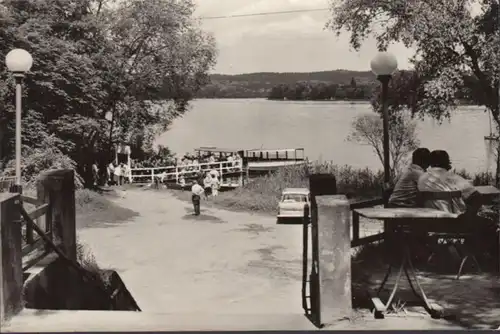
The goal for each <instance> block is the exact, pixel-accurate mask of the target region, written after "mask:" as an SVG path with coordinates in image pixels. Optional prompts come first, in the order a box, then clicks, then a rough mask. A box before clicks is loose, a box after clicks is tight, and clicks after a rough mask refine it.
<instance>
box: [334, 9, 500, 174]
mask: <svg viewBox="0 0 500 334" xmlns="http://www.w3.org/2000/svg"><path fill="white" fill-rule="evenodd" d="M330 8H331V16H332V19H331V20H330V22H329V23H328V27H329V28H330V29H331V30H333V31H335V32H336V33H337V34H340V33H341V32H342V31H344V30H345V29H346V30H347V31H348V32H349V33H350V44H351V46H352V47H353V48H354V49H359V48H360V46H361V44H362V42H363V41H364V40H365V39H366V38H367V37H368V36H375V38H376V40H377V44H378V48H379V49H381V50H385V49H386V48H387V46H388V45H389V44H390V43H393V42H402V43H404V44H405V45H406V46H407V47H414V48H415V49H416V53H415V55H414V57H413V58H412V59H411V61H412V63H413V64H414V67H415V72H414V73H412V74H411V75H409V76H406V77H402V78H401V79H402V80H403V82H404V81H405V80H406V82H407V83H408V84H409V87H406V88H403V90H405V91H407V92H408V93H409V94H407V95H405V96H403V97H402V98H399V99H397V100H393V105H392V107H393V108H394V109H401V108H408V107H409V108H410V109H411V110H412V111H413V112H414V113H419V114H421V115H430V116H432V117H434V118H436V119H438V120H441V119H443V118H446V117H450V111H452V110H453V109H454V108H456V107H457V105H458V101H457V98H456V93H457V91H460V90H461V89H463V87H464V86H466V87H469V89H470V91H471V94H470V96H469V97H470V98H471V99H473V101H474V102H475V103H476V104H478V105H482V106H485V107H486V108H487V109H488V111H489V112H490V113H491V116H492V118H493V119H494V120H495V122H496V125H497V128H498V129H499V130H500V101H499V99H500V98H499V89H500V29H499V21H500V18H499V1H498V0H480V1H472V0H459V1H456V0H411V1H403V0H397V1H385V0H339V1H332V2H331V6H330ZM400 83H401V82H400ZM400 83H398V84H397V85H398V86H399V85H400ZM498 165H500V160H499V161H498ZM497 175H498V179H497V182H500V166H497Z"/></svg>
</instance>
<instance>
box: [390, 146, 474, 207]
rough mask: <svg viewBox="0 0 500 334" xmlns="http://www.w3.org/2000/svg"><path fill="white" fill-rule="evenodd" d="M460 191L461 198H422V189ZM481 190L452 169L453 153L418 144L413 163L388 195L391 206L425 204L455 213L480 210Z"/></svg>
mask: <svg viewBox="0 0 500 334" xmlns="http://www.w3.org/2000/svg"><path fill="white" fill-rule="evenodd" d="M444 191H459V192H461V194H462V196H461V197H460V198H452V199H451V200H444V199H440V198H437V199H427V200H425V202H423V203H422V202H421V197H420V194H421V193H422V192H444ZM478 196H479V193H478V192H477V190H476V188H475V187H474V185H473V184H472V182H471V181H470V180H466V179H464V178H463V177H461V176H460V175H458V174H456V173H454V172H453V171H452V164H451V160H450V156H449V155H448V153H447V152H446V151H443V150H436V151H432V152H430V151H429V150H428V149H427V148H418V149H417V150H415V151H414V152H413V155H412V163H411V165H410V166H408V168H407V169H406V170H405V171H404V173H403V174H402V175H401V176H400V178H399V179H398V181H397V183H396V185H395V187H394V190H393V192H392V194H391V196H390V198H389V206H391V207H418V206H422V205H423V206H424V207H428V208H433V209H437V210H442V211H447V212H451V213H456V214H459V215H460V214H463V213H465V212H466V211H477V210H478V209H479V206H480V204H479V203H480V202H479V201H478V200H477V198H478Z"/></svg>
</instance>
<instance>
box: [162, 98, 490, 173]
mask: <svg viewBox="0 0 500 334" xmlns="http://www.w3.org/2000/svg"><path fill="white" fill-rule="evenodd" d="M367 113H368V114H369V113H373V111H372V109H371V106H370V105H369V104H351V103H349V102H347V103H345V102H330V101H327V102H323V101H321V102H315V101H268V100H265V99H200V100H195V101H193V102H192V106H191V110H190V111H189V112H187V113H186V115H185V116H184V117H182V118H179V119H176V120H175V121H174V122H173V123H172V125H171V127H170V129H169V130H168V131H167V132H165V133H164V134H162V135H161V136H160V137H159V138H158V139H157V144H161V145H165V146H168V147H169V148H170V149H171V150H172V151H173V152H175V153H177V154H179V155H180V154H184V153H186V152H192V151H193V149H194V148H197V147H200V146H217V147H225V148H242V149H250V148H261V147H262V148H270V149H274V148H298V147H302V148H304V150H305V155H306V156H307V157H308V158H309V159H310V160H323V161H325V160H332V161H333V162H334V163H336V164H340V165H343V164H349V165H352V166H354V167H359V168H364V167H369V168H371V169H374V170H375V169H381V168H382V164H381V162H380V161H379V160H378V157H377V156H376V154H375V153H374V152H373V150H372V148H371V147H370V146H364V145H359V144H356V143H351V142H348V141H347V140H346V137H347V135H348V134H349V131H350V128H351V122H352V121H353V119H354V117H356V116H357V115H362V114H367ZM488 134H489V117H488V114H487V113H485V112H484V108H482V107H476V106H466V107H465V106H464V107H460V108H459V109H458V110H457V111H455V112H454V113H453V115H452V118H451V120H450V121H447V120H445V121H444V122H443V123H442V124H441V125H439V123H438V122H436V121H434V120H432V119H425V120H423V121H418V137H419V139H420V142H421V146H425V147H428V148H429V149H430V150H434V149H444V150H447V151H448V153H449V154H450V156H451V159H452V161H453V166H454V167H455V168H457V169H462V168H465V169H467V170H468V171H470V172H476V171H485V170H488V169H489V170H493V169H492V167H493V165H494V157H493V156H492V154H488V152H491V150H489V149H488V142H487V141H485V140H484V136H485V135H488Z"/></svg>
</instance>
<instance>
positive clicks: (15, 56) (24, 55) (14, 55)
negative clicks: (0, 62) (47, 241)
mask: <svg viewBox="0 0 500 334" xmlns="http://www.w3.org/2000/svg"><path fill="white" fill-rule="evenodd" d="M5 65H6V66H7V68H8V69H9V71H11V72H12V73H13V75H14V78H15V80H16V183H15V185H14V186H13V187H11V189H10V191H11V192H16V193H21V192H22V186H21V106H22V105H21V103H22V82H23V78H24V75H25V73H26V72H28V71H29V70H30V69H31V66H32V65H33V58H32V57H31V55H30V54H29V52H28V51H26V50H23V49H13V50H11V51H10V52H9V53H7V55H6V56H5Z"/></svg>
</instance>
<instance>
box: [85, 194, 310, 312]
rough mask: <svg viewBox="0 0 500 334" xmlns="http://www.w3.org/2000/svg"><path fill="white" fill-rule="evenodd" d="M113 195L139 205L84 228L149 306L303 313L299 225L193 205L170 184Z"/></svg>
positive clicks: (99, 254)
mask: <svg viewBox="0 0 500 334" xmlns="http://www.w3.org/2000/svg"><path fill="white" fill-rule="evenodd" d="M114 201H115V202H116V203H117V204H118V205H120V206H123V207H126V208H129V209H131V210H134V211H137V212H139V213H140V215H139V216H137V217H135V218H133V219H132V220H131V221H129V222H125V223H123V224H113V225H112V227H106V226H108V224H105V223H103V224H102V227H96V226H99V224H93V227H90V228H86V229H82V230H80V231H79V232H78V235H79V238H80V240H81V241H83V242H84V243H86V244H87V245H89V246H90V248H91V249H92V251H93V253H94V254H95V256H96V258H97V259H98V262H99V264H100V265H101V266H102V267H110V268H114V269H115V270H117V271H118V272H119V274H120V275H121V277H122V278H123V280H124V281H125V282H126V284H127V287H128V289H129V290H130V291H131V293H132V294H133V296H134V297H135V298H136V300H137V302H138V304H139V306H140V307H141V308H142V310H143V311H154V312H179V313H184V312H190V313H192V312H200V313H212V314H217V313H225V314H227V313H240V314H242V313H243V314H252V313H253V314H255V313H280V314H284V313H286V314H302V313H303V312H302V310H301V307H300V305H301V301H300V280H301V252H302V249H301V243H302V240H301V238H302V231H301V228H302V227H301V226H300V225H277V224H276V221H275V219H274V218H273V217H270V216H269V217H268V216H262V215H251V214H248V213H240V212H230V211H224V210H219V209H215V208H203V203H202V214H201V216H199V217H195V216H193V215H192V212H193V210H192V207H191V206H190V205H189V204H188V203H186V202H183V201H180V200H178V199H176V198H175V197H174V196H172V195H171V194H169V193H168V192H163V191H147V190H141V189H130V190H127V191H125V192H124V194H123V197H121V198H116V199H114Z"/></svg>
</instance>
